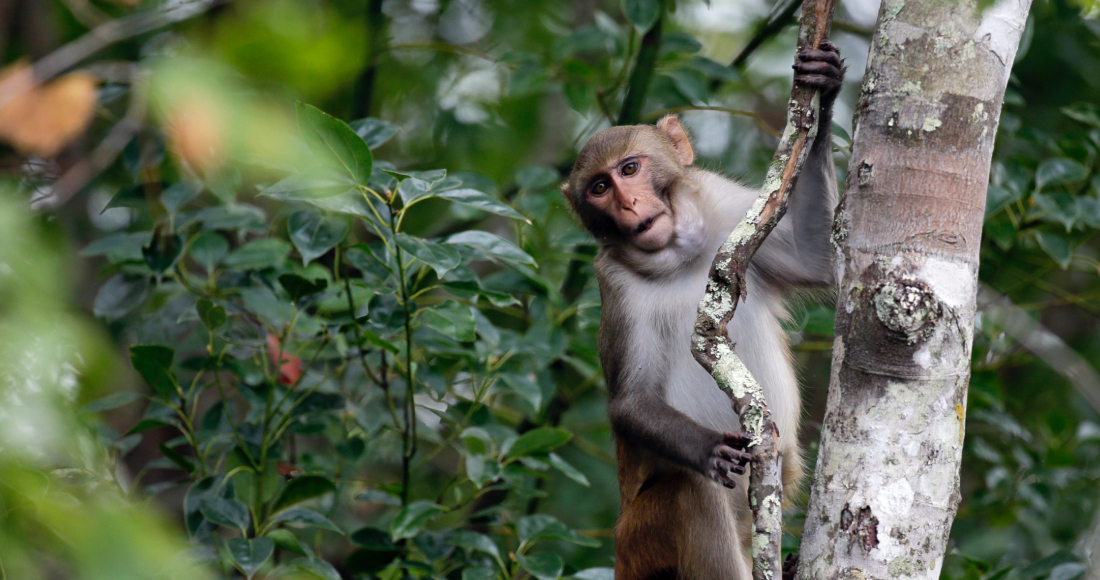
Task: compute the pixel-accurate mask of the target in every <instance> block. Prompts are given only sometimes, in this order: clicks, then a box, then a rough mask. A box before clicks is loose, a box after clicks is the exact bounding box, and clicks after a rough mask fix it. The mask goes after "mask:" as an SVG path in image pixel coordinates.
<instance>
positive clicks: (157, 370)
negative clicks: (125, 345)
mask: <svg viewBox="0 0 1100 580" xmlns="http://www.w3.org/2000/svg"><path fill="white" fill-rule="evenodd" d="M175 355H176V353H175V351H173V350H172V349H170V348H168V347H166V346H160V345H156V344H147V345H137V346H131V347H130V362H131V363H133V365H134V370H136V371H137V372H138V374H140V375H141V377H142V378H144V379H145V382H146V383H148V384H149V386H150V387H152V388H153V391H154V392H155V393H156V394H157V395H158V396H159V397H160V398H162V399H164V400H174V399H175V398H176V397H178V395H179V386H178V385H179V383H178V382H177V381H176V374H175V373H174V372H172V368H171V367H172V359H173V358H174V357H175Z"/></svg>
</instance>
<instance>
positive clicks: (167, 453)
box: [157, 443, 195, 475]
mask: <svg viewBox="0 0 1100 580" xmlns="http://www.w3.org/2000/svg"><path fill="white" fill-rule="evenodd" d="M157 448H158V449H160V453H161V455H163V456H164V457H166V458H167V459H168V460H169V461H171V462H172V463H175V464H176V466H177V467H179V468H180V469H182V470H183V471H184V472H186V473H187V474H188V475H193V474H194V473H195V464H194V463H192V462H191V460H190V459H188V458H186V457H184V456H183V454H182V453H180V452H179V451H176V450H175V449H172V448H171V447H169V446H167V445H165V444H164V443H158V444H157Z"/></svg>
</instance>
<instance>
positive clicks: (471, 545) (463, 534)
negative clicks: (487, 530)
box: [454, 530, 500, 560]
mask: <svg viewBox="0 0 1100 580" xmlns="http://www.w3.org/2000/svg"><path fill="white" fill-rule="evenodd" d="M454 542H455V545H456V546H458V547H459V548H464V549H466V550H467V551H470V552H484V553H486V554H489V555H490V556H492V557H494V558H496V559H497V560H500V548H498V547H497V545H496V542H494V541H493V539H492V538H490V537H489V536H486V535H485V534H479V533H477V532H475V531H472V530H455V539H454Z"/></svg>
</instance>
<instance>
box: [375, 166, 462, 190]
mask: <svg viewBox="0 0 1100 580" xmlns="http://www.w3.org/2000/svg"><path fill="white" fill-rule="evenodd" d="M382 172H383V173H385V174H386V175H389V176H390V177H392V178H394V179H396V180H398V181H400V182H401V183H402V184H404V183H405V181H412V180H415V181H419V182H420V183H419V184H417V185H416V189H419V190H425V191H426V190H428V189H430V188H431V186H433V185H435V184H437V183H439V182H441V181H443V179H444V178H445V177H447V170H446V169H425V170H423V171H398V170H396V169H383V170H382Z"/></svg>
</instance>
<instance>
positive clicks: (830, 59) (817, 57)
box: [798, 50, 840, 66]
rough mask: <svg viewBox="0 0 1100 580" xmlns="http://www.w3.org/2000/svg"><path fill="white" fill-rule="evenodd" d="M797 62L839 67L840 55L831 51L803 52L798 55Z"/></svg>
mask: <svg viewBox="0 0 1100 580" xmlns="http://www.w3.org/2000/svg"><path fill="white" fill-rule="evenodd" d="M798 60H801V61H803V62H827V63H829V64H831V65H835V66H840V54H839V53H836V52H833V51H831V50H803V51H802V52H800V53H798Z"/></svg>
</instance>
